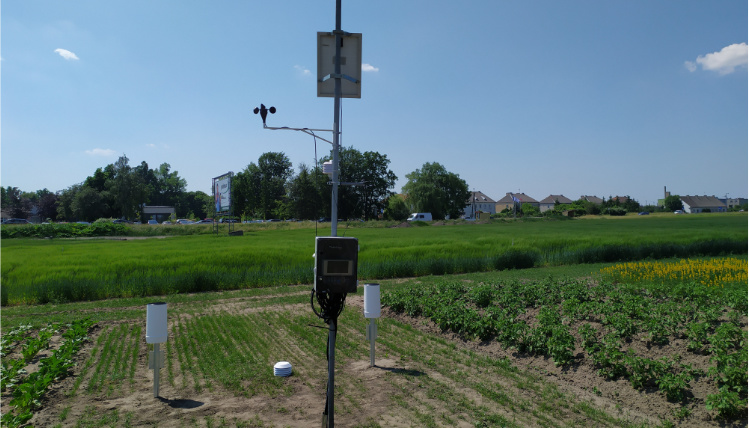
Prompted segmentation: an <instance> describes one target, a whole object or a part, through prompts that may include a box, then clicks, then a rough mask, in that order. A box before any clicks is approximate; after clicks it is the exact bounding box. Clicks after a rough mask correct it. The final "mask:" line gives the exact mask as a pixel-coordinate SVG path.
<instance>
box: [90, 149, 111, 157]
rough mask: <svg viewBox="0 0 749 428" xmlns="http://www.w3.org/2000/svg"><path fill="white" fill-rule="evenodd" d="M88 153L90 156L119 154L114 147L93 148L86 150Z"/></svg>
mask: <svg viewBox="0 0 749 428" xmlns="http://www.w3.org/2000/svg"><path fill="white" fill-rule="evenodd" d="M86 154H87V155H89V156H101V157H110V156H114V155H116V154H117V152H116V151H114V150H112V149H99V148H96V149H93V150H86Z"/></svg>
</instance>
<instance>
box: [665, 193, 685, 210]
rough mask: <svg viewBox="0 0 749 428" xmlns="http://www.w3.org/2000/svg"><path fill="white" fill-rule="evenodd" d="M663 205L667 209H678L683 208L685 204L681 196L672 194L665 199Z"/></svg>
mask: <svg viewBox="0 0 749 428" xmlns="http://www.w3.org/2000/svg"><path fill="white" fill-rule="evenodd" d="M663 207H664V208H666V211H677V210H683V209H684V204H683V203H682V202H681V196H679V195H671V196H667V197H666V199H665V200H664V201H663Z"/></svg>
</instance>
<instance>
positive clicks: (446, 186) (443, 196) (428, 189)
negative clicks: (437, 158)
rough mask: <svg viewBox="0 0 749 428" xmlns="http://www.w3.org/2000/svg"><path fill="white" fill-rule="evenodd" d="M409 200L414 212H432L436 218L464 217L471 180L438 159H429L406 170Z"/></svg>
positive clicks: (405, 190) (407, 198)
mask: <svg viewBox="0 0 749 428" xmlns="http://www.w3.org/2000/svg"><path fill="white" fill-rule="evenodd" d="M406 178H408V182H407V183H406V184H405V185H404V186H403V193H405V194H406V203H407V204H408V205H409V206H410V208H411V209H412V210H413V211H414V212H429V213H432V217H433V218H434V219H444V218H445V217H447V216H449V217H450V218H458V217H460V215H461V213H462V212H463V209H464V208H465V205H466V201H467V200H468V197H469V196H470V192H469V191H468V184H467V183H466V182H465V180H463V179H461V178H460V176H459V175H457V174H455V173H452V172H449V171H447V169H445V167H444V166H442V165H440V164H439V163H437V162H434V163H429V162H427V163H425V164H424V165H423V166H422V167H421V168H420V169H417V170H415V171H414V172H412V173H410V174H406Z"/></svg>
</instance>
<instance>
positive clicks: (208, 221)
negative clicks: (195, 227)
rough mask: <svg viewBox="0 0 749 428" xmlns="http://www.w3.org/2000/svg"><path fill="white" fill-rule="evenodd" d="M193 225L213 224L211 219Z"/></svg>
mask: <svg viewBox="0 0 749 428" xmlns="http://www.w3.org/2000/svg"><path fill="white" fill-rule="evenodd" d="M195 224H213V220H211V219H205V220H200V221H196V222H195Z"/></svg>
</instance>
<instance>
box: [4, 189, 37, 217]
mask: <svg viewBox="0 0 749 428" xmlns="http://www.w3.org/2000/svg"><path fill="white" fill-rule="evenodd" d="M2 204H3V210H4V211H6V213H7V214H8V215H10V216H11V217H13V218H27V217H28V216H29V215H30V214H31V207H32V203H31V200H29V198H28V195H27V196H24V192H22V191H21V190H20V189H19V188H18V187H10V186H8V187H6V188H4V189H3V196H2Z"/></svg>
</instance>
